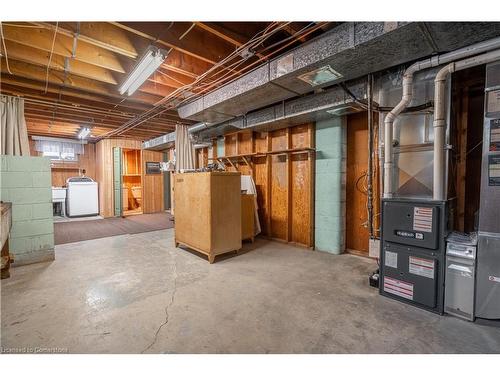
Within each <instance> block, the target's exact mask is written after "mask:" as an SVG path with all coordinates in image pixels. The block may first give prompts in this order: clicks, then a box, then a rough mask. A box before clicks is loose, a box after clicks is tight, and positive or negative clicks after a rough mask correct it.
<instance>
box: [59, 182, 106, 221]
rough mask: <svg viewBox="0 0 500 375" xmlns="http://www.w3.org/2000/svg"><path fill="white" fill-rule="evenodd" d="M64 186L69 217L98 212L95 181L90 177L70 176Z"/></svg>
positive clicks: (96, 213) (90, 214)
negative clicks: (65, 187)
mask: <svg viewBox="0 0 500 375" xmlns="http://www.w3.org/2000/svg"><path fill="white" fill-rule="evenodd" d="M66 186H67V194H66V213H67V215H68V216H69V217H73V216H92V215H98V214H99V201H98V199H99V198H98V193H97V182H95V181H94V180H92V179H91V178H90V177H70V178H68V179H67V180H66Z"/></svg>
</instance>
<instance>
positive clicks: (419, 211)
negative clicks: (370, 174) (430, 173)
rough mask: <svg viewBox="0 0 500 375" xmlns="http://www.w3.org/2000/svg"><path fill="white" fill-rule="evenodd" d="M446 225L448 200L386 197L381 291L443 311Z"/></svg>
mask: <svg viewBox="0 0 500 375" xmlns="http://www.w3.org/2000/svg"><path fill="white" fill-rule="evenodd" d="M447 227H448V225H447V212H446V204H445V202H437V201H429V200H406V199H405V200H403V199H384V200H383V202H382V246H381V256H380V276H381V279H380V293H381V294H382V295H384V296H387V297H390V298H394V299H397V300H400V301H402V302H406V303H409V304H412V305H415V306H418V307H421V308H424V309H427V310H429V311H433V312H435V313H439V314H442V313H443V309H444V307H443V306H444V273H445V249H446V247H445V238H446V235H447Z"/></svg>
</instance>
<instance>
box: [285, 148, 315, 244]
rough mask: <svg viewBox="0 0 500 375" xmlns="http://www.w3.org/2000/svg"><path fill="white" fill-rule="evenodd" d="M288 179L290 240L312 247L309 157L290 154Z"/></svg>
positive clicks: (302, 154) (305, 154) (303, 154)
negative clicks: (289, 183)
mask: <svg viewBox="0 0 500 375" xmlns="http://www.w3.org/2000/svg"><path fill="white" fill-rule="evenodd" d="M290 162H291V177H290V182H291V185H290V197H291V199H290V207H291V213H290V216H291V233H290V235H291V236H290V237H291V238H290V240H291V241H292V242H297V243H301V244H305V245H307V246H312V244H311V243H310V241H311V232H312V228H311V225H310V224H311V210H310V207H311V204H312V202H311V189H310V168H309V155H308V154H307V153H301V154H292V155H291V156H290Z"/></svg>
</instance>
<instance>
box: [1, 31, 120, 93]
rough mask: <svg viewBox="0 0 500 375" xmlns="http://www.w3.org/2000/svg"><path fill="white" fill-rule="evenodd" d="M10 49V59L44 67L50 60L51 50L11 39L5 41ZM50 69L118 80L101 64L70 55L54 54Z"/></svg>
mask: <svg viewBox="0 0 500 375" xmlns="http://www.w3.org/2000/svg"><path fill="white" fill-rule="evenodd" d="M5 44H6V48H7V51H8V56H9V61H11V60H17V61H22V62H26V63H30V64H34V65H38V66H42V67H46V66H47V63H48V62H49V55H50V52H47V51H43V50H41V49H37V48H33V47H27V46H23V45H21V44H19V43H16V42H12V41H10V40H7V41H5ZM50 69H52V70H56V71H60V72H64V71H65V70H67V71H68V73H71V74H74V75H77V76H80V77H84V78H90V79H93V80H96V81H99V82H104V83H109V84H112V85H116V84H117V81H116V79H115V78H114V77H113V75H112V74H111V72H110V71H109V70H107V69H104V68H101V67H100V66H96V65H92V64H88V63H84V62H81V61H78V60H73V59H71V58H68V57H63V56H59V55H53V56H52V59H51V60H50Z"/></svg>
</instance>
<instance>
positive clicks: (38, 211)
mask: <svg viewBox="0 0 500 375" xmlns="http://www.w3.org/2000/svg"><path fill="white" fill-rule="evenodd" d="M32 209H33V219H48V218H52V216H53V213H52V203H35V204H33V205H32Z"/></svg>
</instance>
